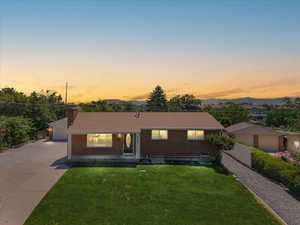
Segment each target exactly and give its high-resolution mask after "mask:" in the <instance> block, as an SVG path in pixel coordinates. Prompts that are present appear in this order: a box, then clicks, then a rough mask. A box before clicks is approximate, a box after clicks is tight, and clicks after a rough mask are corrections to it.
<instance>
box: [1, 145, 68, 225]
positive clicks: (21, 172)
mask: <svg viewBox="0 0 300 225" xmlns="http://www.w3.org/2000/svg"><path fill="white" fill-rule="evenodd" d="M66 150H67V144H66V143H64V142H44V141H38V142H35V143H31V144H27V145H25V146H23V147H20V148H18V149H13V150H10V151H7V152H4V153H0V225H22V224H23V223H24V222H25V220H26V218H27V217H28V216H29V215H30V213H31V212H32V210H33V209H34V207H35V206H36V205H37V204H38V203H39V201H40V200H41V199H42V198H43V196H44V195H45V194H46V193H47V191H48V190H49V189H50V188H51V187H52V186H53V185H54V184H55V183H56V182H57V180H58V179H59V178H60V177H61V176H62V175H63V174H64V173H65V171H66V170H67V168H66V167H65V166H64V165H63V164H62V163H61V162H62V161H63V158H64V157H65V156H66V152H67V151H66ZM59 159H61V160H59Z"/></svg>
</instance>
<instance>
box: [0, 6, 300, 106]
mask: <svg viewBox="0 0 300 225" xmlns="http://www.w3.org/2000/svg"><path fill="white" fill-rule="evenodd" d="M299 12H300V1H299V0H295V1H292V0H291V1H286V0H282V1H279V0H265V1H264V0H251V1H245V0H241V1H238V0H224V1H222V0H215V1H211V0H210V1H200V0H195V1H192V0H190V1H189V0H181V1H176V0H152V1H143V0H136V1H133V0H115V1H108V0H102V1H96V0H94V1H92V0H90V1H77V0H68V1H62V0H61V1H30V0H26V1H14V0H12V1H2V2H1V4H0V87H1V88H3V87H15V88H16V89H17V90H20V91H24V92H26V93H28V92H30V91H32V90H41V89H51V90H56V91H58V92H59V93H61V94H62V95H63V94H64V84H65V82H66V81H68V82H69V85H70V89H69V93H70V98H69V101H72V102H79V101H89V100H97V99H113V98H119V99H132V100H143V99H144V98H145V97H146V96H147V95H148V93H149V92H150V91H151V90H152V89H153V88H154V86H155V85H156V84H160V85H161V86H162V87H163V88H164V89H165V90H166V92H167V95H168V97H172V96H173V95H175V94H183V93H190V94H194V95H196V96H197V97H199V98H236V97H245V96H250V97H263V98H269V97H281V96H300V13H299Z"/></svg>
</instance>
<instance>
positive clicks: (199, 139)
mask: <svg viewBox="0 0 300 225" xmlns="http://www.w3.org/2000/svg"><path fill="white" fill-rule="evenodd" d="M189 131H195V132H196V131H202V132H203V138H189V135H188V133H189ZM195 136H196V135H195ZM186 137H187V140H188V141H204V140H205V132H204V130H200V129H194V130H191V129H189V130H186Z"/></svg>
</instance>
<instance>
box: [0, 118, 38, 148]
mask: <svg viewBox="0 0 300 225" xmlns="http://www.w3.org/2000/svg"><path fill="white" fill-rule="evenodd" d="M0 128H1V129H4V130H5V131H6V133H5V134H4V135H2V136H0V149H3V148H8V147H11V146H13V145H17V144H20V143H23V142H26V141H28V140H29V139H30V133H31V129H32V124H31V122H30V121H29V120H28V119H25V118H23V117H19V116H18V117H8V116H0Z"/></svg>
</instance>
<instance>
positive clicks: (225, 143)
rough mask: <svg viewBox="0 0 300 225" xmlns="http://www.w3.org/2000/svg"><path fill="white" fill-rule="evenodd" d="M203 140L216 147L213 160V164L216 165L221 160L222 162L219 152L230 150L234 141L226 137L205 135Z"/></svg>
mask: <svg viewBox="0 0 300 225" xmlns="http://www.w3.org/2000/svg"><path fill="white" fill-rule="evenodd" d="M205 140H206V141H208V142H209V143H210V144H212V145H214V146H215V147H216V150H217V153H216V155H215V157H214V159H213V163H214V164H216V165H220V164H221V160H222V154H221V151H222V150H230V149H232V147H233V145H234V141H233V140H232V139H231V138H230V137H227V136H220V135H207V136H206V137H205Z"/></svg>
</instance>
